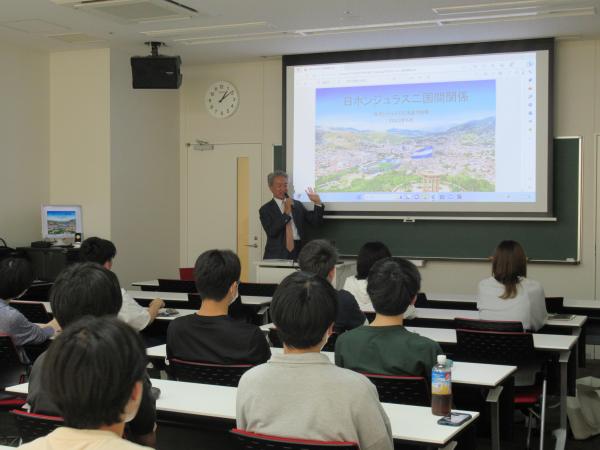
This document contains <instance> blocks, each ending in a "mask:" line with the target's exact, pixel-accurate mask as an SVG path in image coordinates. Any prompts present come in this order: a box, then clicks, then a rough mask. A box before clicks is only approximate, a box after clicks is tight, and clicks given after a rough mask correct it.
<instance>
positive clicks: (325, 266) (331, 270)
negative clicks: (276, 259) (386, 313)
mask: <svg viewBox="0 0 600 450" xmlns="http://www.w3.org/2000/svg"><path fill="white" fill-rule="evenodd" d="M337 259H338V253H337V250H336V249H335V247H334V246H333V245H331V244H330V243H329V242H327V241H326V240H324V239H315V240H314V241H310V242H309V243H308V244H306V245H305V246H304V247H303V248H302V250H301V251H300V255H298V265H299V266H300V270H302V271H304V272H308V273H312V274H315V275H319V276H320V277H323V278H325V279H327V280H329V282H330V283H331V282H332V281H333V279H334V277H335V263H336V262H337ZM337 294H338V295H337V297H338V310H337V316H336V318H335V326H334V328H335V331H337V332H343V331H346V330H351V329H353V328H356V327H359V326H361V325H365V324H367V323H368V322H367V318H366V317H365V315H364V313H363V312H362V311H361V310H360V307H359V306H358V302H357V301H356V298H354V295H352V294H351V293H350V292H348V291H345V290H343V289H341V290H339V291H337Z"/></svg>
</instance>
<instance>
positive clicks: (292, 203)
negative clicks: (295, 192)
mask: <svg viewBox="0 0 600 450" xmlns="http://www.w3.org/2000/svg"><path fill="white" fill-rule="evenodd" d="M283 195H284V196H285V198H286V200H287V199H288V198H290V196H289V195H288V193H287V192H286V193H285V194H283ZM293 207H294V202H293V201H291V202H290V208H293Z"/></svg>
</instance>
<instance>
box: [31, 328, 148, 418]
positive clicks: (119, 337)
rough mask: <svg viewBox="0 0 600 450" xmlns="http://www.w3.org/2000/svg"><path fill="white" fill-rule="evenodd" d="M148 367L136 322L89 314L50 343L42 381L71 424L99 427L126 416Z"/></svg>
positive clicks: (130, 412)
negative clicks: (127, 322) (135, 329)
mask: <svg viewBox="0 0 600 450" xmlns="http://www.w3.org/2000/svg"><path fill="white" fill-rule="evenodd" d="M145 367H146V351H145V348H144V345H143V343H142V341H141V339H140V337H139V336H138V334H137V333H136V332H135V331H134V330H133V328H131V327H130V326H129V325H127V324H126V323H124V322H121V321H120V320H118V319H116V318H110V317H85V318H83V319H80V320H78V321H76V322H74V323H72V324H71V325H69V327H67V328H65V330H64V331H63V332H62V333H61V334H60V335H59V336H58V337H57V338H56V339H55V341H54V342H53V343H52V345H51V346H50V349H49V350H48V353H47V355H46V359H45V360H44V372H45V374H46V375H47V376H45V377H43V379H42V384H43V388H44V390H45V391H46V392H48V394H49V395H50V397H51V399H52V400H53V401H54V402H55V403H56V405H57V407H58V409H59V410H60V412H61V414H62V416H63V417H64V419H65V424H66V425H67V426H70V427H73V428H80V429H96V428H99V427H100V426H102V425H112V424H116V423H120V422H123V414H124V412H125V409H126V405H127V403H128V402H129V399H130V397H131V394H132V391H133V388H134V385H135V383H136V382H138V381H142V380H143V378H144V374H145V370H146V369H145ZM133 409H136V410H137V407H134V408H133ZM135 412H136V411H133V412H132V411H128V413H129V414H130V415H131V414H135Z"/></svg>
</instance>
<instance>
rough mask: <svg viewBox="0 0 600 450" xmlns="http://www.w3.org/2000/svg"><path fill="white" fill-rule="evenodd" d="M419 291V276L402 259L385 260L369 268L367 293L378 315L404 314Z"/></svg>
mask: <svg viewBox="0 0 600 450" xmlns="http://www.w3.org/2000/svg"><path fill="white" fill-rule="evenodd" d="M419 289H421V274H419V271H418V270H417V268H416V266H415V265H414V264H413V263H411V262H410V261H408V260H406V259H404V258H385V259H381V260H379V261H377V262H376V263H375V264H373V267H371V271H370V272H369V276H368V278H367V293H368V294H369V297H370V298H371V302H372V303H373V308H374V309H375V312H377V313H378V314H382V315H384V316H397V315H399V314H404V312H406V310H407V308H408V307H409V305H410V304H411V302H412V300H413V299H414V298H415V296H416V295H417V294H418V292H419Z"/></svg>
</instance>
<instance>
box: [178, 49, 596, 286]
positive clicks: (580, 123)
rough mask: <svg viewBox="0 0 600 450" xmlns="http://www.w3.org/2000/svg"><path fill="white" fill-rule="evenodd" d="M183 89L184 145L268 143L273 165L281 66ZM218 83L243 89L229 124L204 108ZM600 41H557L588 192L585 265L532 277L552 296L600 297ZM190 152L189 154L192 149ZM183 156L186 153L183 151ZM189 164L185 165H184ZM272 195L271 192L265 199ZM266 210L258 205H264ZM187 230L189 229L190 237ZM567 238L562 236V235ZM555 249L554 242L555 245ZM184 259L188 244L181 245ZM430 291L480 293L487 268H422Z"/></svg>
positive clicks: (259, 65) (557, 105)
mask: <svg viewBox="0 0 600 450" xmlns="http://www.w3.org/2000/svg"><path fill="white" fill-rule="evenodd" d="M184 74H185V78H184V88H183V89H182V91H181V141H182V143H183V142H190V141H193V139H196V138H200V139H206V140H208V141H210V142H221V143H232V142H260V143H262V144H263V149H262V154H263V164H262V172H263V175H266V174H267V173H268V172H269V171H270V170H271V169H272V166H273V157H272V147H271V145H272V144H280V143H281V117H282V116H281V62H280V61H260V62H250V63H239V64H218V65H217V64H215V65H203V66H198V67H185V71H184ZM218 79H225V80H228V81H231V82H233V83H234V84H235V85H236V86H237V87H238V89H239V92H240V110H239V111H238V113H237V114H236V115H235V116H234V117H233V118H232V119H227V120H223V121H215V120H214V119H211V118H210V117H209V116H208V114H207V113H206V112H205V111H204V109H203V98H204V90H205V89H206V87H208V85H209V84H210V83H211V82H213V81H216V80H218ZM599 79H600V40H588V41H564V42H563V41H559V42H557V51H556V64H555V99H554V100H555V102H554V110H555V124H554V130H555V132H554V134H555V136H583V139H584V140H583V161H584V173H583V183H584V195H583V221H582V249H581V250H582V252H581V255H582V263H581V264H580V265H577V266H564V265H539V264H537V265H536V264H532V265H530V268H529V275H530V277H531V278H535V279H538V280H540V281H541V282H542V283H543V285H544V287H545V289H546V293H547V295H556V296H562V295H566V296H570V297H573V298H595V296H596V295H597V294H596V292H597V290H596V285H597V281H598V280H597V277H598V275H597V273H596V272H597V271H596V267H597V262H596V255H595V247H596V241H597V230H596V224H597V223H600V221H597V220H596V217H597V214H599V213H600V211H599V209H598V208H597V206H596V177H597V174H598V168H597V159H596V152H597V151H598V150H600V149H598V148H596V134H599V133H600V123H599V122H600V83H599V82H598V80H599ZM184 151H185V150H184V148H182V152H184ZM182 154H183V153H182ZM182 164H183V163H182ZM186 182H187V181H186V174H185V167H184V166H182V167H181V184H182V189H181V213H182V221H181V223H182V224H183V223H185V214H186V204H187V198H185V185H186ZM268 198H269V192H268V190H267V189H266V186H265V190H264V192H263V201H265V200H267V199H268ZM259 206H260V205H256V207H257V208H258V207H259ZM184 231H185V230H183V229H182V236H183V233H184ZM556 238H557V239H560V236H557V237H556ZM548 245H552V243H548ZM181 247H182V254H184V252H185V242H184V240H183V239H182V242H181ZM421 272H422V275H423V289H424V290H425V291H430V292H454V293H472V292H474V291H475V289H476V286H477V282H478V280H480V279H482V278H484V277H486V276H489V272H490V266H489V264H486V263H464V262H428V263H427V264H426V266H425V267H424V268H423V269H422V270H421Z"/></svg>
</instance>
